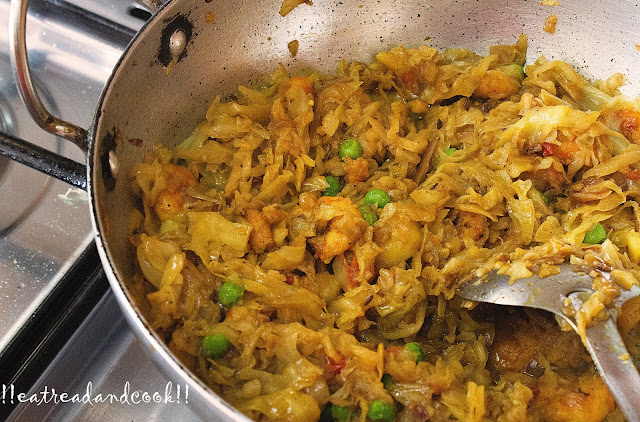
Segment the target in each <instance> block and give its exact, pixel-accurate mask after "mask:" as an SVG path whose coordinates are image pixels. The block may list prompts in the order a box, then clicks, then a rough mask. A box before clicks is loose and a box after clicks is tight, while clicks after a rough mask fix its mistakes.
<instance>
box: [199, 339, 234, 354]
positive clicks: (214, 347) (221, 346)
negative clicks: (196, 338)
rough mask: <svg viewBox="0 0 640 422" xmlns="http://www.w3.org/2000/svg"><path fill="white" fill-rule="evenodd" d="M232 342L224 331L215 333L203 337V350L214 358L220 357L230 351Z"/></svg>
mask: <svg viewBox="0 0 640 422" xmlns="http://www.w3.org/2000/svg"><path fill="white" fill-rule="evenodd" d="M230 347H231V343H229V340H228V339H227V337H226V336H225V335H224V334H222V333H214V334H211V335H208V336H205V337H204V338H203V339H202V351H203V352H204V353H206V354H207V355H208V356H210V357H212V358H219V357H220V356H223V355H224V354H225V353H227V352H228V351H229V348H230Z"/></svg>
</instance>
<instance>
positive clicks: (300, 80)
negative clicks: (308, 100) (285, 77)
mask: <svg viewBox="0 0 640 422" xmlns="http://www.w3.org/2000/svg"><path fill="white" fill-rule="evenodd" d="M289 83H290V84H291V85H297V86H299V87H300V88H302V90H303V91H304V92H306V93H307V94H311V93H312V92H313V84H312V83H311V80H310V79H309V78H305V77H304V76H294V77H293V78H291V79H290V80H289Z"/></svg>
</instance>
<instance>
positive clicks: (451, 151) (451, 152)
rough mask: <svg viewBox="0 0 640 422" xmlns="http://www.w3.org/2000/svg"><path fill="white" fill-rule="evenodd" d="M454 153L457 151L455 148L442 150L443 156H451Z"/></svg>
mask: <svg viewBox="0 0 640 422" xmlns="http://www.w3.org/2000/svg"><path fill="white" fill-rule="evenodd" d="M456 151H457V149H456V148H454V147H449V148H447V149H445V150H444V153H445V154H447V155H451V154H453V153H454V152H456Z"/></svg>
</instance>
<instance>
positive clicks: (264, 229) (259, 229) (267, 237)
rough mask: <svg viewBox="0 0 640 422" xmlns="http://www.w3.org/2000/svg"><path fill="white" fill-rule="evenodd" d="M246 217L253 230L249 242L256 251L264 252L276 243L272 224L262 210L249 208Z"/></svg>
mask: <svg viewBox="0 0 640 422" xmlns="http://www.w3.org/2000/svg"><path fill="white" fill-rule="evenodd" d="M244 218H245V219H246V220H247V222H248V223H249V224H250V225H251V229H252V230H251V234H250V235H249V244H250V245H251V247H252V248H253V250H254V251H256V252H258V253H262V252H264V251H265V250H268V249H271V248H273V247H274V246H275V245H276V243H275V241H274V239H273V232H272V231H271V226H270V225H269V222H268V221H267V220H266V218H265V217H264V215H263V214H262V213H261V212H260V211H257V210H253V209H249V210H247V212H246V213H245V215H244Z"/></svg>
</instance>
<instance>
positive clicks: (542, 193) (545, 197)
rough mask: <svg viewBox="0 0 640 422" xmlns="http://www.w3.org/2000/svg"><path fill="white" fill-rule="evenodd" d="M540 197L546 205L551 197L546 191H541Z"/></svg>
mask: <svg viewBox="0 0 640 422" xmlns="http://www.w3.org/2000/svg"><path fill="white" fill-rule="evenodd" d="M540 198H542V202H544V204H545V205H549V197H548V196H547V194H546V193H544V192H540Z"/></svg>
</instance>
